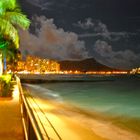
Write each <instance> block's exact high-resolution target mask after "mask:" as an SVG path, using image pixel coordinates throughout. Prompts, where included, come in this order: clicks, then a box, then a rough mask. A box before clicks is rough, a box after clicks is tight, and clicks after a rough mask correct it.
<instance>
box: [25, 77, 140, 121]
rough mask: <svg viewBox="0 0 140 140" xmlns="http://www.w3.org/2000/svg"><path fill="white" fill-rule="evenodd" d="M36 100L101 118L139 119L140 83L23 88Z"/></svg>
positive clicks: (68, 84) (124, 82)
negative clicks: (36, 97)
mask: <svg viewBox="0 0 140 140" xmlns="http://www.w3.org/2000/svg"><path fill="white" fill-rule="evenodd" d="M26 86H27V87H29V88H30V90H31V92H34V93H35V94H36V95H37V96H38V97H40V98H43V99H49V100H53V101H56V102H60V103H66V104H69V105H72V106H75V107H78V108H80V109H83V110H86V111H90V112H92V111H93V112H95V111H96V112H99V113H102V114H107V115H113V116H123V117H127V118H138V119H140V79H118V80H115V81H100V82H99V81H98V82H55V83H53V82H52V83H51V82H50V83H49V82H48V83H42V84H26Z"/></svg>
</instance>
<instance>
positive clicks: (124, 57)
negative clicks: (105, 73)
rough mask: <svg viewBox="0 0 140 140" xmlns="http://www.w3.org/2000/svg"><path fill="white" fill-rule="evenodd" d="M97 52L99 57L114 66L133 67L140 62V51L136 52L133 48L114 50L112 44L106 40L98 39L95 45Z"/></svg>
mask: <svg viewBox="0 0 140 140" xmlns="http://www.w3.org/2000/svg"><path fill="white" fill-rule="evenodd" d="M94 50H95V52H97V53H98V55H99V59H100V61H102V62H106V64H107V65H110V66H112V67H118V68H121V69H122V68H124V69H128V68H129V69H131V68H133V67H134V66H136V67H138V63H139V62H140V53H139V54H136V53H134V52H133V51H131V50H124V51H113V49H112V46H111V45H110V44H108V43H107V42H105V41H102V40H97V41H96V42H95V45H94Z"/></svg>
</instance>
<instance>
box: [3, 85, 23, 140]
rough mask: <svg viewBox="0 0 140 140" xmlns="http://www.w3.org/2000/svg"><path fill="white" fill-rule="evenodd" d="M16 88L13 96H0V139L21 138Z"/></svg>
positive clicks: (14, 139) (16, 139) (20, 139)
mask: <svg viewBox="0 0 140 140" xmlns="http://www.w3.org/2000/svg"><path fill="white" fill-rule="evenodd" d="M18 94H19V93H18V88H17V86H16V85H15V86H14V92H13V98H12V99H10V98H0V140H23V139H24V138H23V128H22V120H21V114H20V106H19V95H18Z"/></svg>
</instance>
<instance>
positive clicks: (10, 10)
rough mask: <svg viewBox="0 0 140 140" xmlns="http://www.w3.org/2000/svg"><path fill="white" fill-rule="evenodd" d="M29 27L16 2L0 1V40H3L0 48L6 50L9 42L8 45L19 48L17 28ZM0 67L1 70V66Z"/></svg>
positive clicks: (27, 20)
mask: <svg viewBox="0 0 140 140" xmlns="http://www.w3.org/2000/svg"><path fill="white" fill-rule="evenodd" d="M29 25H30V21H29V19H28V18H27V17H26V15H24V14H23V13H22V12H21V9H20V7H19V5H18V4H17V2H16V0H1V1H0V36H1V37H2V39H1V40H3V41H2V42H1V46H2V47H4V48H8V44H9V42H10V45H11V44H12V46H14V47H15V48H17V49H18V48H19V34H18V27H20V28H22V29H27V28H28V27H29ZM4 41H5V42H4ZM6 42H8V43H6ZM1 55H2V54H1ZM1 55H0V57H1ZM0 61H2V60H0ZM0 63H1V62H0ZM0 67H1V68H2V66H0Z"/></svg>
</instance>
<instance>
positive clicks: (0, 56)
mask: <svg viewBox="0 0 140 140" xmlns="http://www.w3.org/2000/svg"><path fill="white" fill-rule="evenodd" d="M2 74H3V64H2V53H1V52H0V75H2Z"/></svg>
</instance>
